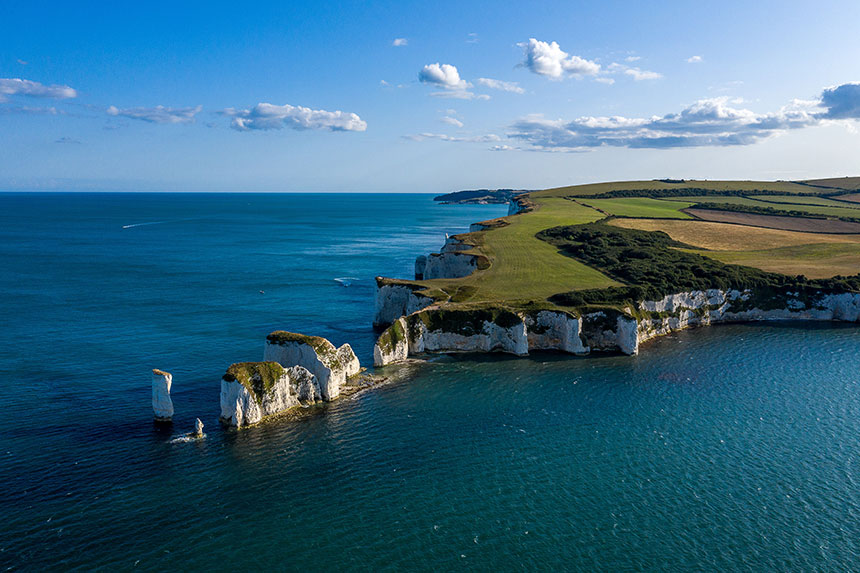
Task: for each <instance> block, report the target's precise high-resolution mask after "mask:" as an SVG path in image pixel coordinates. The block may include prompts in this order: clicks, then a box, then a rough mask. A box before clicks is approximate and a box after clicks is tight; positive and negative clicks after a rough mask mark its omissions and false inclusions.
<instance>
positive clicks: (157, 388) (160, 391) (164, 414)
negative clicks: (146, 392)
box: [152, 369, 173, 422]
mask: <svg viewBox="0 0 860 573" xmlns="http://www.w3.org/2000/svg"><path fill="white" fill-rule="evenodd" d="M172 385H173V375H172V374H171V373H170V372H164V371H163V370H158V369H155V370H153V371H152V413H153V415H154V416H155V420H156V421H157V422H170V421H171V420H173V400H171V399H170V387H171V386H172Z"/></svg>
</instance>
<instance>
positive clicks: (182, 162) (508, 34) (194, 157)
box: [0, 1, 860, 192]
mask: <svg viewBox="0 0 860 573" xmlns="http://www.w3.org/2000/svg"><path fill="white" fill-rule="evenodd" d="M857 22H860V3H857V2H853V1H852V2H847V1H846V2H822V3H818V4H816V5H810V4H809V3H802V2H793V1H787V2H758V3H749V2H721V3H718V4H717V3H681V2H676V3H669V2H665V3H660V4H659V6H657V5H656V3H652V4H648V3H641V2H603V3H596V2H594V3H576V2H542V3H540V4H533V5H529V4H523V3H501V2H486V3H467V2H434V3H429V2H415V3H406V2H400V3H393V2H377V3H373V4H370V5H368V4H366V3H341V4H339V5H329V6H321V5H318V4H317V3H306V4H299V3H289V2H271V3H269V2H258V3H255V4H253V5H240V4H225V3H219V2H206V3H193V2H171V3H167V2H148V3H145V4H138V5H134V6H132V5H130V4H129V5H125V6H123V5H122V4H116V3H110V4H108V3H92V2H80V3H71V2H62V3H60V2H56V3H54V2H38V1H32V2H18V3H11V2H6V3H3V4H2V5H0V189H7V190H13V189H55V190H62V189H69V190H78V189H80V190H88V189H95V190H139V191H149V190H153V191H183V190H187V191H207V190H212V191H382V192H397V191H418V192H445V191H450V190H455V189H463V188H475V187H515V188H542V187H549V186H556V185H565V184H572V183H583V182H591V181H602V180H620V179H650V178H657V177H687V178H691V177H699V178H710V179H718V178H741V179H800V178H808V177H822V176H843V175H860V135H858V128H860V85H857V82H860V58H859V57H858V55H860V36H858V34H857Z"/></svg>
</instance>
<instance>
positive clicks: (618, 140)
mask: <svg viewBox="0 0 860 573" xmlns="http://www.w3.org/2000/svg"><path fill="white" fill-rule="evenodd" d="M730 103H731V102H730V101H729V99H728V98H725V97H721V98H712V99H704V100H700V101H698V102H696V103H694V104H693V105H690V106H688V107H687V108H685V109H683V110H681V111H680V112H679V113H672V114H667V115H664V116H653V117H650V118H627V117H622V116H613V117H590V116H587V117H580V118H578V119H575V120H573V121H564V120H547V119H544V118H543V117H540V116H531V117H527V118H524V119H522V120H520V121H517V122H516V123H514V124H513V126H512V132H511V133H510V137H513V138H515V139H519V140H521V141H524V142H526V143H529V144H531V145H532V147H533V149H536V150H542V151H558V150H576V149H585V148H593V147H601V146H611V147H630V148H657V149H661V148H672V147H702V146H729V145H748V144H751V143H755V142H757V141H760V140H762V139H764V138H767V137H770V136H773V135H776V134H778V133H781V132H784V131H787V130H790V129H798V128H802V127H807V126H810V125H815V124H817V123H819V122H820V119H819V118H818V117H817V116H816V114H815V110H814V107H813V106H814V105H815V104H816V103H817V102H812V106H811V105H810V102H794V103H793V104H792V105H790V106H786V107H784V108H782V109H780V110H779V111H778V112H775V113H768V114H757V113H755V112H752V111H750V110H747V109H739V108H734V107H731V105H729V104H730Z"/></svg>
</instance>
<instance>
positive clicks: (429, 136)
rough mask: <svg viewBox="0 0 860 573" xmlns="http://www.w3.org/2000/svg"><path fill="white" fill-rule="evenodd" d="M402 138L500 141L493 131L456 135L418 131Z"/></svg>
mask: <svg viewBox="0 0 860 573" xmlns="http://www.w3.org/2000/svg"><path fill="white" fill-rule="evenodd" d="M403 138H404V139H408V140H410V141H424V140H426V139H437V140H439V141H449V142H454V143H488V142H496V141H501V140H502V138H501V137H499V136H498V135H495V134H493V133H491V134H488V135H474V136H456V135H445V134H444V133H418V134H415V135H404V136H403Z"/></svg>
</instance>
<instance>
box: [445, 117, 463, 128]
mask: <svg viewBox="0 0 860 573" xmlns="http://www.w3.org/2000/svg"><path fill="white" fill-rule="evenodd" d="M439 121H441V122H442V123H447V124H448V125H453V126H454V127H463V122H462V121H460V120H459V119H457V118H456V117H451V116H450V115H446V116H445V117H443V118H442V119H440V120H439Z"/></svg>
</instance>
